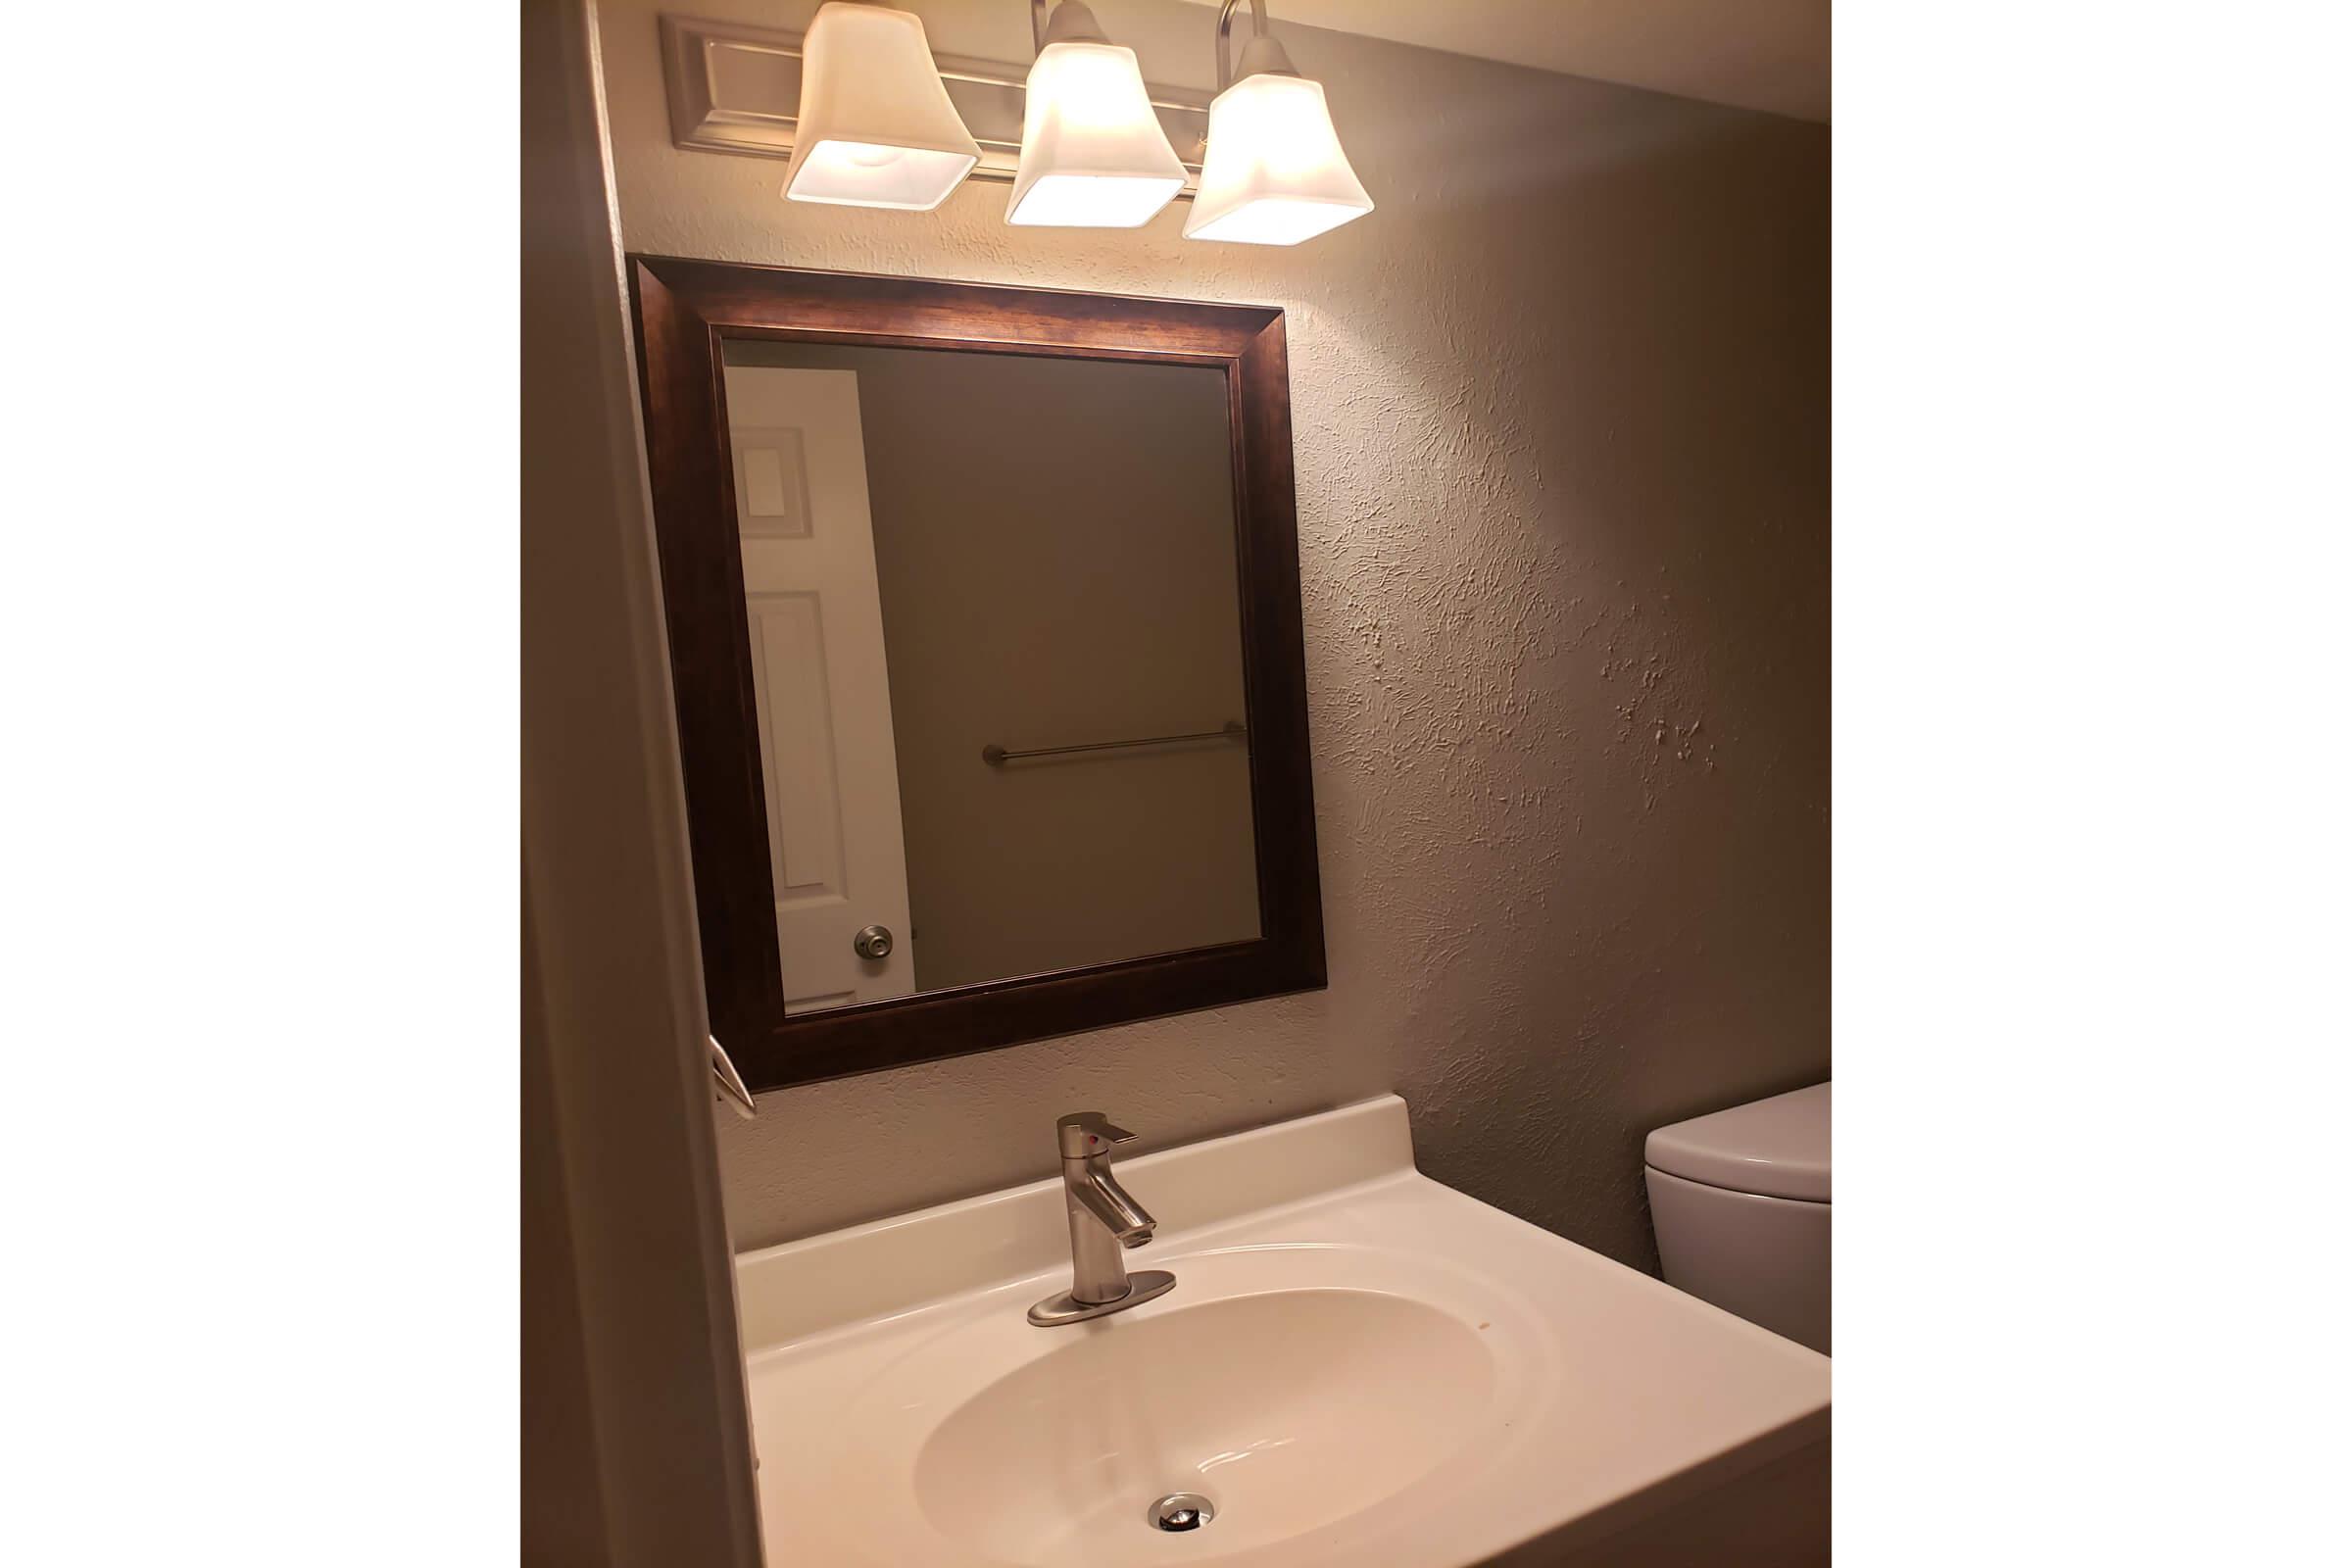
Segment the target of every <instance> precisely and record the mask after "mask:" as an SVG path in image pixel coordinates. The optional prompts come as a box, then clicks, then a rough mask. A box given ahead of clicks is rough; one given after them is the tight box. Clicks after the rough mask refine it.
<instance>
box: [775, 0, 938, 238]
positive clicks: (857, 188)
mask: <svg viewBox="0 0 2352 1568" xmlns="http://www.w3.org/2000/svg"><path fill="white" fill-rule="evenodd" d="M979 162H980V144H979V143H978V142H976V141H974V140H972V133H971V132H970V131H968V130H966V129H965V128H964V125H963V120H962V118H961V117H960V116H958V115H957V114H956V106H955V105H954V104H952V103H950V102H949V101H948V88H947V84H946V83H945V82H943V81H941V80H940V79H939V68H938V67H937V66H936V65H935V64H933V63H932V59H931V45H930V41H929V40H928V39H927V38H926V37H925V36H924V34H923V22H922V19H921V18H920V17H917V16H915V15H914V14H913V13H912V12H909V11H892V10H888V9H886V8H884V7H882V6H866V5H847V4H843V3H841V0H834V3H833V4H830V5H825V6H821V7H819V8H818V9H817V13H816V18H815V20H814V21H812V22H810V23H809V35H808V36H807V37H806V38H805V39H803V40H802V43H801V109H800V120H799V123H798V124H797V125H796V127H795V129H794V131H793V141H792V164H791V167H790V168H788V169H786V170H785V172H784V194H785V195H786V196H788V197H790V198H791V199H792V200H794V201H796V202H823V203H826V204H829V205H832V206H836V207H892V208H899V209H902V210H906V211H912V212H928V211H930V210H931V209H932V208H934V207H937V206H938V205H939V204H940V203H941V202H944V201H946V200H947V199H948V196H949V194H950V193H951V192H953V191H954V190H955V189H956V186H957V185H959V184H961V183H962V182H963V176H964V175H966V174H968V173H970V172H972V166H973V165H975V164H977V163H979Z"/></svg>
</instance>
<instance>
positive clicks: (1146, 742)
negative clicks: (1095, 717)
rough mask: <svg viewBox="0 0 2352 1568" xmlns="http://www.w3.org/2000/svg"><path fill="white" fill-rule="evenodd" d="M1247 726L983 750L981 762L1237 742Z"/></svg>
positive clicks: (1232, 723)
mask: <svg viewBox="0 0 2352 1568" xmlns="http://www.w3.org/2000/svg"><path fill="white" fill-rule="evenodd" d="M1249 733H1250V730H1249V728H1248V726H1246V725H1245V724H1243V722H1242V721H1241V720H1240V719H1238V718H1229V719H1227V720H1226V721H1225V725H1224V727H1223V728H1222V729H1202V730H1195V731H1194V732H1193V733H1192V734H1190V735H1142V736H1138V737H1137V738H1136V739H1134V740H1131V741H1087V742H1085V743H1083V744H1082V745H1078V746H1032V747H1031V748H1029V749H1028V750H1027V751H1025V752H1008V751H1006V750H1005V748H1004V747H1002V746H983V747H981V748H980V760H982V761H983V762H986V763H987V764H988V765H989V766H991V767H1002V766H1004V765H1005V763H1006V762H1011V761H1017V760H1019V759H1021V758H1024V757H1061V756H1064V755H1066V754H1067V753H1070V752H1119V751H1125V750H1126V749H1127V748H1128V747H1130V746H1173V745H1175V744H1176V743H1177V742H1179V741H1227V740H1232V741H1238V740H1240V739H1242V738H1243V737H1244V736H1246V735H1248V734H1249Z"/></svg>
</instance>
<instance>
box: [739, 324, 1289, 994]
mask: <svg viewBox="0 0 2352 1568" xmlns="http://www.w3.org/2000/svg"><path fill="white" fill-rule="evenodd" d="M727 357H728V361H729V363H730V364H742V365H781V366H801V367H804V368H810V369H844V370H852V371H855V372H856V373H857V376H858V415H859V419H860V422H861V425H862V428H863V434H864V438H865V467H866V476H867V489H868V491H869V492H870V494H871V496H872V501H873V514H874V564H875V566H876V569H877V572H878V574H879V576H880V579H881V588H882V624H883V635H884V638H885V640H886V642H887V644H888V657H889V662H890V704H891V727H892V729H893V731H894V733H895V735H896V738H897V741H898V761H899V802H900V817H901V820H902V822H903V823H904V825H905V828H906V839H907V896H908V901H909V905H910V907H911V908H912V911H913V924H914V929H915V941H914V944H913V953H914V976H915V981H916V983H917V984H918V985H920V986H922V987H923V988H924V989H926V990H928V989H935V988H937V987H940V986H956V985H968V984H972V983H974V982H977V981H983V980H1002V979H1004V978H1005V977H1006V976H1009V975H1022V974H1039V973H1043V972H1045V971H1047V970H1050V969H1066V968H1072V967H1075V966H1077V965H1080V964H1088V963H1113V962H1116V961H1118V960H1119V959H1122V958H1138V957H1142V956H1145V955H1146V954H1152V953H1170V952H1175V951H1177V950H1179V949H1183V948H1199V947H1207V946H1210V945H1213V944H1215V943H1219V942H1242V941H1247V940H1248V939H1249V938H1250V937H1253V936H1255V935H1257V861H1256V856H1255V854H1254V852H1253V850H1252V848H1251V845H1252V840H1251V827H1250V763H1249V757H1248V754H1247V753H1245V752H1244V751H1243V750H1242V749H1241V748H1240V747H1239V746H1236V745H1233V744H1232V743H1230V742H1225V743H1218V744H1212V745H1199V746H1190V747H1181V748H1178V747H1170V748H1165V749H1156V750H1152V751H1143V752H1114V753H1098V754H1095V755H1092V756H1084V757H1069V758H1037V759H1032V760H1023V761H1019V762H1015V763H1013V764H1011V765H1010V766H1005V767H991V766H989V765H988V764H987V763H986V762H983V761H982V760H980V750H981V748H982V747H984V746H988V745H990V744H992V743H993V744H997V745H1002V746H1006V747H1013V748H1019V747H1027V746H1041V745H1052V744H1055V743H1058V742H1063V741H1086V740H1111V739H1116V738H1118V737H1120V736H1124V735H1165V734H1184V733H1189V732H1192V731H1197V730H1203V729H1214V728H1216V727H1217V726H1218V725H1219V724H1221V723H1223V722H1224V721H1225V720H1226V719H1228V718H1239V717H1241V716H1242V713H1243V711H1244V709H1243V701H1242V653H1241V645H1242V615H1241V601H1240V589H1239V587H1238V584H1237V580H1236V571H1235V565H1234V550H1233V467H1232V461H1231V457H1230V453H1229V449H1228V443H1227V435H1226V426H1227V423H1228V414H1227V410H1226V402H1225V400H1226V392H1225V378H1224V376H1223V375H1221V374H1220V373H1218V372H1217V371H1215V370H1213V369H1206V368H1201V367H1198V366H1164V365H1119V364H1113V363H1109V362H1106V361H1101V360H1049V359H1035V358H1030V357H1027V356H1022V355H1010V354H943V353H939V352H937V351H931V352H925V351H923V350H919V349H867V348H844V347H835V346H832V345H813V344H798V343H743V344H737V345H734V346H733V347H731V348H730V349H729V350H728V356H727ZM1045 439H1051V440H1053V441H1054V442H1056V443H1057V446H1056V449H1055V452H1054V459H1053V461H1051V462H1045V461H1041V458H1040V450H1041V449H1040V442H1041V440H1045Z"/></svg>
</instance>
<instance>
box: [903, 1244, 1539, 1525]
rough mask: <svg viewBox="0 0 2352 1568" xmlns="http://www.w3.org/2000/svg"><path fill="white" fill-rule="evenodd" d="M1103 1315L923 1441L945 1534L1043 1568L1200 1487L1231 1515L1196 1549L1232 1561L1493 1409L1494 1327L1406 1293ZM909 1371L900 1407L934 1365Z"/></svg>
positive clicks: (1431, 1450) (919, 1472) (1425, 1465)
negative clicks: (1406, 1397)
mask: <svg viewBox="0 0 2352 1568" xmlns="http://www.w3.org/2000/svg"><path fill="white" fill-rule="evenodd" d="M1099 1324H1100V1326H1099V1327H1094V1328H1092V1329H1091V1330H1089V1331H1088V1332H1085V1333H1082V1334H1080V1335H1078V1336H1075V1337H1074V1338H1073V1339H1072V1340H1070V1341H1069V1342H1066V1343H1064V1344H1062V1345H1059V1346H1057V1347H1055V1348H1052V1349H1051V1350H1049V1352H1048V1353H1047V1354H1045V1355H1042V1356H1039V1357H1038V1358H1036V1359H1035V1360H1031V1361H1029V1362H1027V1363H1026V1364H1024V1365H1023V1366H1021V1367H1020V1368H1019V1369H1018V1370H1016V1371H1014V1372H1011V1373H1009V1374H1006V1375H1005V1376H1003V1377H1000V1378H998V1379H996V1380H995V1381H994V1382H991V1383H989V1384H987V1385H986V1386H984V1387H983V1388H981V1389H980V1390H979V1391H978V1392H977V1393H976V1394H974V1395H972V1396H971V1397H969V1398H968V1399H966V1400H965V1401H964V1402H962V1403H961V1404H959V1405H957V1406H956V1407H955V1408H954V1409H953V1410H952V1411H950V1412H949V1413H948V1414H947V1416H946V1417H945V1419H944V1420H942V1421H941V1422H940V1424H939V1426H938V1427H937V1429H936V1430H935V1431H933V1432H932V1434H931V1436H930V1437H929V1439H928V1440H927V1441H926V1442H925V1443H924V1444H923V1446H922V1448H921V1450H920V1452H919V1453H918V1454H917V1455H916V1458H915V1463H914V1495H915V1500H916V1502H917V1503H918V1504H919V1505H920V1506H921V1508H922V1510H923V1511H924V1513H925V1514H927V1515H928V1516H929V1518H930V1521H931V1523H932V1525H933V1526H934V1527H935V1528H937V1529H938V1530H939V1532H940V1533H941V1534H942V1535H944V1536H946V1537H948V1538H949V1539H951V1540H956V1541H967V1542H970V1543H971V1544H973V1545H974V1546H976V1547H978V1548H979V1549H980V1550H982V1551H984V1552H986V1553H988V1554H990V1555H992V1556H995V1557H999V1558H1002V1559H1003V1560H1005V1561H1006V1562H1014V1563H1024V1564H1037V1565H1038V1568H1060V1565H1064V1564H1068V1565H1071V1568H1076V1565H1080V1564H1091V1563H1100V1562H1104V1561H1115V1560H1118V1558H1119V1556H1120V1548H1122V1547H1126V1548H1129V1549H1131V1550H1133V1549H1141V1547H1142V1546H1143V1545H1144V1544H1146V1543H1145V1542H1144V1541H1142V1540H1141V1539H1139V1538H1141V1537H1142V1534H1143V1532H1144V1531H1145V1530H1146V1529H1149V1528H1152V1526H1151V1525H1150V1524H1149V1521H1148V1518H1147V1515H1148V1512H1149V1507H1148V1505H1149V1504H1150V1502H1151V1501H1152V1499H1153V1498H1156V1497H1160V1496H1164V1495H1167V1494H1169V1493H1173V1492H1186V1493H1194V1494H1198V1495H1202V1496H1205V1497H1206V1498H1208V1499H1209V1501H1210V1502H1211V1503H1213V1504H1214V1506H1215V1513H1214V1517H1213V1518H1212V1519H1211V1521H1210V1524H1211V1525H1212V1526H1213V1527H1214V1528H1213V1529H1212V1530H1209V1531H1208V1533H1206V1534H1204V1535H1202V1536H1201V1539H1200V1541H1199V1542H1198V1543H1194V1544H1191V1546H1192V1549H1191V1550H1189V1551H1188V1553H1187V1555H1188V1556H1189V1557H1192V1558H1194V1559H1197V1560H1199V1559H1206V1558H1210V1557H1216V1556H1223V1555H1229V1554H1231V1553H1233V1552H1236V1551H1241V1550H1245V1549H1247V1548H1250V1547H1253V1546H1260V1545H1264V1544H1268V1543H1271V1542H1278V1541H1284V1540H1288V1539H1289V1538H1291V1537H1292V1536H1296V1535H1299V1534H1301V1533H1303V1532H1305V1531H1309V1530H1313V1529H1315V1528H1317V1527H1318V1526H1322V1525H1326V1524H1329V1523H1331V1522H1332V1521H1334V1520H1337V1519H1343V1518H1346V1517H1347V1516H1348V1515H1349V1514H1352V1513H1355V1512H1356V1511H1358V1510H1359V1509H1363V1508H1368V1507H1371V1506H1372V1505H1373V1504H1374V1503H1376V1502H1379V1501H1380V1500H1381V1499H1383V1498H1385V1497H1390V1496H1394V1495H1398V1494H1400V1493H1402V1492H1404V1491H1405V1490H1406V1489H1408V1488H1409V1487H1411V1486H1412V1485H1413V1484H1414V1483H1415V1482H1417V1481H1420V1480H1422V1479H1423V1478H1424V1477H1426V1476H1428V1475H1429V1474H1430V1473H1431V1472H1432V1471H1434V1470H1436V1469H1437V1468H1438V1467H1439V1465H1441V1464H1443V1463H1444V1462H1445V1461H1446V1459H1448V1458H1450V1457H1452V1456H1454V1455H1455V1454H1458V1453H1459V1452H1461V1451H1462V1448H1463V1446H1464V1445H1465V1444H1467V1443H1468V1442H1469V1441H1470V1439H1471V1437H1472V1435H1473V1434H1474V1433H1476V1432H1478V1431H1479V1430H1481V1428H1482V1427H1485V1426H1487V1425H1489V1424H1491V1418H1492V1410H1493V1407H1494V1405H1495V1381H1496V1380H1495V1357H1494V1356H1493V1355H1492V1354H1491V1353H1490V1352H1489V1351H1488V1349H1487V1348H1486V1346H1485V1345H1484V1344H1483V1343H1482V1342H1481V1339H1480V1335H1479V1332H1478V1330H1477V1329H1476V1328H1474V1327H1473V1326H1471V1325H1469V1324H1467V1323H1464V1322H1463V1321H1462V1320H1461V1319H1459V1318H1457V1317H1454V1316H1451V1315H1450V1314H1448V1313H1446V1312H1444V1311H1441V1310H1439V1309H1437V1308H1434V1307H1432V1306H1429V1305H1426V1304H1424V1303H1422V1302H1419V1301H1415V1300H1413V1299H1409V1298H1406V1297H1401V1296H1390V1295H1384V1294H1382V1293H1380V1292H1377V1291H1364V1290H1271V1291H1267V1292H1265V1293H1263V1294H1260V1295H1253V1296H1236V1297H1228V1298H1224V1299H1210V1300H1206V1301H1202V1302H1199V1303H1197V1304H1194V1305H1190V1306H1181V1305H1176V1304H1174V1303H1171V1305H1170V1308H1169V1310H1167V1311H1165V1312H1163V1313H1160V1314H1158V1315H1155V1316H1152V1317H1137V1318H1136V1319H1134V1320H1133V1321H1129V1322H1121V1321H1120V1320H1119V1319H1117V1318H1106V1319H1101V1320H1099ZM942 1352H943V1353H944V1354H947V1355H951V1356H952V1355H955V1354H956V1353H958V1351H957V1350H956V1349H955V1348H948V1347H942ZM904 1370H905V1372H906V1373H907V1376H906V1377H904V1378H902V1377H894V1378H892V1379H891V1380H890V1386H891V1390H892V1391H893V1392H892V1394H886V1395H883V1397H884V1398H889V1397H894V1396H895V1394H896V1391H898V1390H900V1389H902V1388H906V1387H910V1386H912V1382H913V1380H915V1379H919V1378H921V1377H922V1376H924V1375H926V1374H927V1373H929V1372H930V1371H931V1370H932V1368H931V1367H930V1366H928V1365H925V1366H923V1367H921V1368H919V1369H917V1368H911V1367H910V1368H907V1369H904ZM1399 1383H1402V1384H1404V1385H1406V1386H1410V1387H1414V1388H1417V1389H1426V1390H1427V1391H1428V1392H1429V1396H1430V1397H1428V1398H1419V1399H1415V1400H1413V1401H1411V1402H1410V1403H1406V1402H1404V1401H1400V1400H1398V1399H1397V1398H1396V1397H1394V1391H1395V1387H1396V1385H1397V1384H1399ZM1204 1528H1206V1527H1204ZM1150 1544H1152V1545H1156V1544H1158V1543H1155V1542H1154V1543H1150Z"/></svg>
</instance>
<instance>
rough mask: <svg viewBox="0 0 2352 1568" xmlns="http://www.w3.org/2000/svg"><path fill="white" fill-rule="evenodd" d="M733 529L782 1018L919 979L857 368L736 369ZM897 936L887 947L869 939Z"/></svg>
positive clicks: (903, 987)
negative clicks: (873, 947) (874, 934)
mask: <svg viewBox="0 0 2352 1568" xmlns="http://www.w3.org/2000/svg"><path fill="white" fill-rule="evenodd" d="M726 377H727V425H728V437H729V440H730V442H731V444H732V446H733V448H734V463H735V513H736V526H737V528H738V529H739V531H740V532H741V534H742V539H743V586H744V594H745V598H746V600H747V602H748V603H747V607H746V608H747V610H748V613H749V616H750V621H751V633H752V679H753V685H754V688H755V691H756V693H757V696H758V699H759V706H760V772H761V775H762V776H763V778H764V779H765V780H766V784H767V843H768V855H769V858H770V861H771V864H770V866H769V871H770V874H771V875H772V877H773V879H774V884H775V890H776V932H777V937H778V940H779V942H780V943H781V945H782V948H783V964H784V1006H785V1010H786V1011H787V1012H807V1011H809V1010H810V1009H812V1008H816V1007H839V1006H844V1005H848V1004H850V1003H854V1002H873V1001H877V1000H879V999H881V998H884V997H904V996H907V995H909V994H911V993H912V992H913V990H914V988H915V977H914V940H913V937H914V934H913V932H911V931H910V930H908V929H907V843H906V836H905V832H904V829H903V828H902V826H901V823H900V820H899V760H898V749H897V743H896V741H895V739H894V737H893V734H892V730H891V723H890V677H889V666H888V664H887V663H886V662H885V660H884V654H883V647H882V594H881V588H880V584H879V582H878V581H877V579H876V577H875V574H874V519H873V511H872V508H871V506H870V504H869V503H868V500H867V497H866V489H865V441H864V436H863V434H862V432H861V430H860V427H859V423H858V377H857V375H856V374H855V373H853V372H851V371H848V370H786V369H769V368H760V367H746V366H729V367H727V370H726ZM867 926H881V927H883V928H885V929H886V930H888V931H889V932H890V936H891V952H890V956H888V957H885V958H879V959H875V958H864V957H860V956H858V952H857V949H856V947H855V945H854V944H855V943H856V941H857V938H858V932H860V931H861V930H863V929H864V928H865V927H867Z"/></svg>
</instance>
